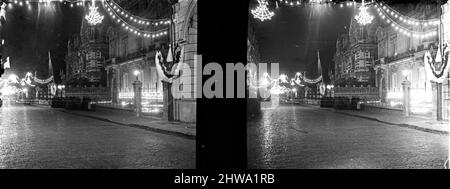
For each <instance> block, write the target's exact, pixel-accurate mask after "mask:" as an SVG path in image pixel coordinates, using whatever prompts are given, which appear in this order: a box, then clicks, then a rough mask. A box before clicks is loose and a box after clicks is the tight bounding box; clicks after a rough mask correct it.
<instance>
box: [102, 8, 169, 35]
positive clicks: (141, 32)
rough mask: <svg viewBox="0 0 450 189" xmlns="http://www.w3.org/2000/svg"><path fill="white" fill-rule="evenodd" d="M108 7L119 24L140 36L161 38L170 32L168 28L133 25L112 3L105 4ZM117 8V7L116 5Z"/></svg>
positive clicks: (110, 13)
mask: <svg viewBox="0 0 450 189" xmlns="http://www.w3.org/2000/svg"><path fill="white" fill-rule="evenodd" d="M104 5H105V7H106V10H107V11H108V14H109V16H110V17H111V18H112V19H113V20H115V21H116V23H117V24H120V25H121V26H122V27H123V28H124V29H125V30H127V31H129V32H130V33H133V34H135V35H138V36H142V37H145V38H159V37H162V36H165V35H167V34H168V32H167V30H168V28H163V29H160V30H158V31H153V32H151V31H145V30H143V29H139V28H138V27H135V26H133V25H131V24H130V23H128V22H126V21H125V20H124V19H123V18H122V17H120V16H119V15H118V14H117V13H116V12H115V11H114V7H112V5H111V4H110V3H105V4H104ZM116 9H117V7H116ZM139 27H141V28H142V27H145V26H139Z"/></svg>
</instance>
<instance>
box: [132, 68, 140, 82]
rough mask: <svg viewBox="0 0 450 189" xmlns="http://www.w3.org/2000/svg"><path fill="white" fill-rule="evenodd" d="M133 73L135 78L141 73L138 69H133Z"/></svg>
mask: <svg viewBox="0 0 450 189" xmlns="http://www.w3.org/2000/svg"><path fill="white" fill-rule="evenodd" d="M133 74H134V75H135V76H136V80H139V74H141V72H139V70H134V72H133Z"/></svg>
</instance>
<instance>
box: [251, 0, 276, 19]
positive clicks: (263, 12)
mask: <svg viewBox="0 0 450 189" xmlns="http://www.w3.org/2000/svg"><path fill="white" fill-rule="evenodd" d="M258 3H259V5H258V6H257V7H256V8H255V9H253V10H252V11H251V12H252V14H253V16H254V17H255V18H257V19H259V20H261V21H264V20H270V19H271V18H272V16H273V15H275V13H274V12H272V11H270V10H269V8H267V5H269V3H268V2H267V0H258Z"/></svg>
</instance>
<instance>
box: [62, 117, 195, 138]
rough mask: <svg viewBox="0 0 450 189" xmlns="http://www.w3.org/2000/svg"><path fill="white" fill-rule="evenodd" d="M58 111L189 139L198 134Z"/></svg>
mask: <svg viewBox="0 0 450 189" xmlns="http://www.w3.org/2000/svg"><path fill="white" fill-rule="evenodd" d="M56 111H59V112H63V113H67V114H73V115H77V116H82V117H88V118H91V119H96V120H100V121H105V122H110V123H114V124H118V125H123V126H128V127H134V128H139V129H144V130H147V131H153V132H156V133H161V134H167V135H174V136H178V137H183V138H187V139H191V140H195V139H196V135H194V134H190V133H184V132H178V131H171V130H165V129H159V128H154V127H148V126H145V125H139V124H130V123H122V122H117V121H113V120H110V119H107V118H102V117H97V116H91V115H85V114H79V113H75V112H69V111H65V110H56Z"/></svg>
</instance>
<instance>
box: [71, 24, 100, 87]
mask: <svg viewBox="0 0 450 189" xmlns="http://www.w3.org/2000/svg"><path fill="white" fill-rule="evenodd" d="M107 28H108V22H107V21H106V20H105V21H103V22H102V23H101V24H98V25H95V26H91V25H89V24H88V23H87V22H86V20H85V19H84V18H83V21H82V24H81V30H80V34H79V35H78V34H75V35H73V36H72V37H71V39H70V40H69V41H68V44H67V54H66V73H65V84H66V85H68V86H72V87H76V86H89V87H90V86H93V85H94V86H106V71H105V60H107V59H108V57H109V52H108V48H109V47H108V38H107V37H108V36H107Z"/></svg>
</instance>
